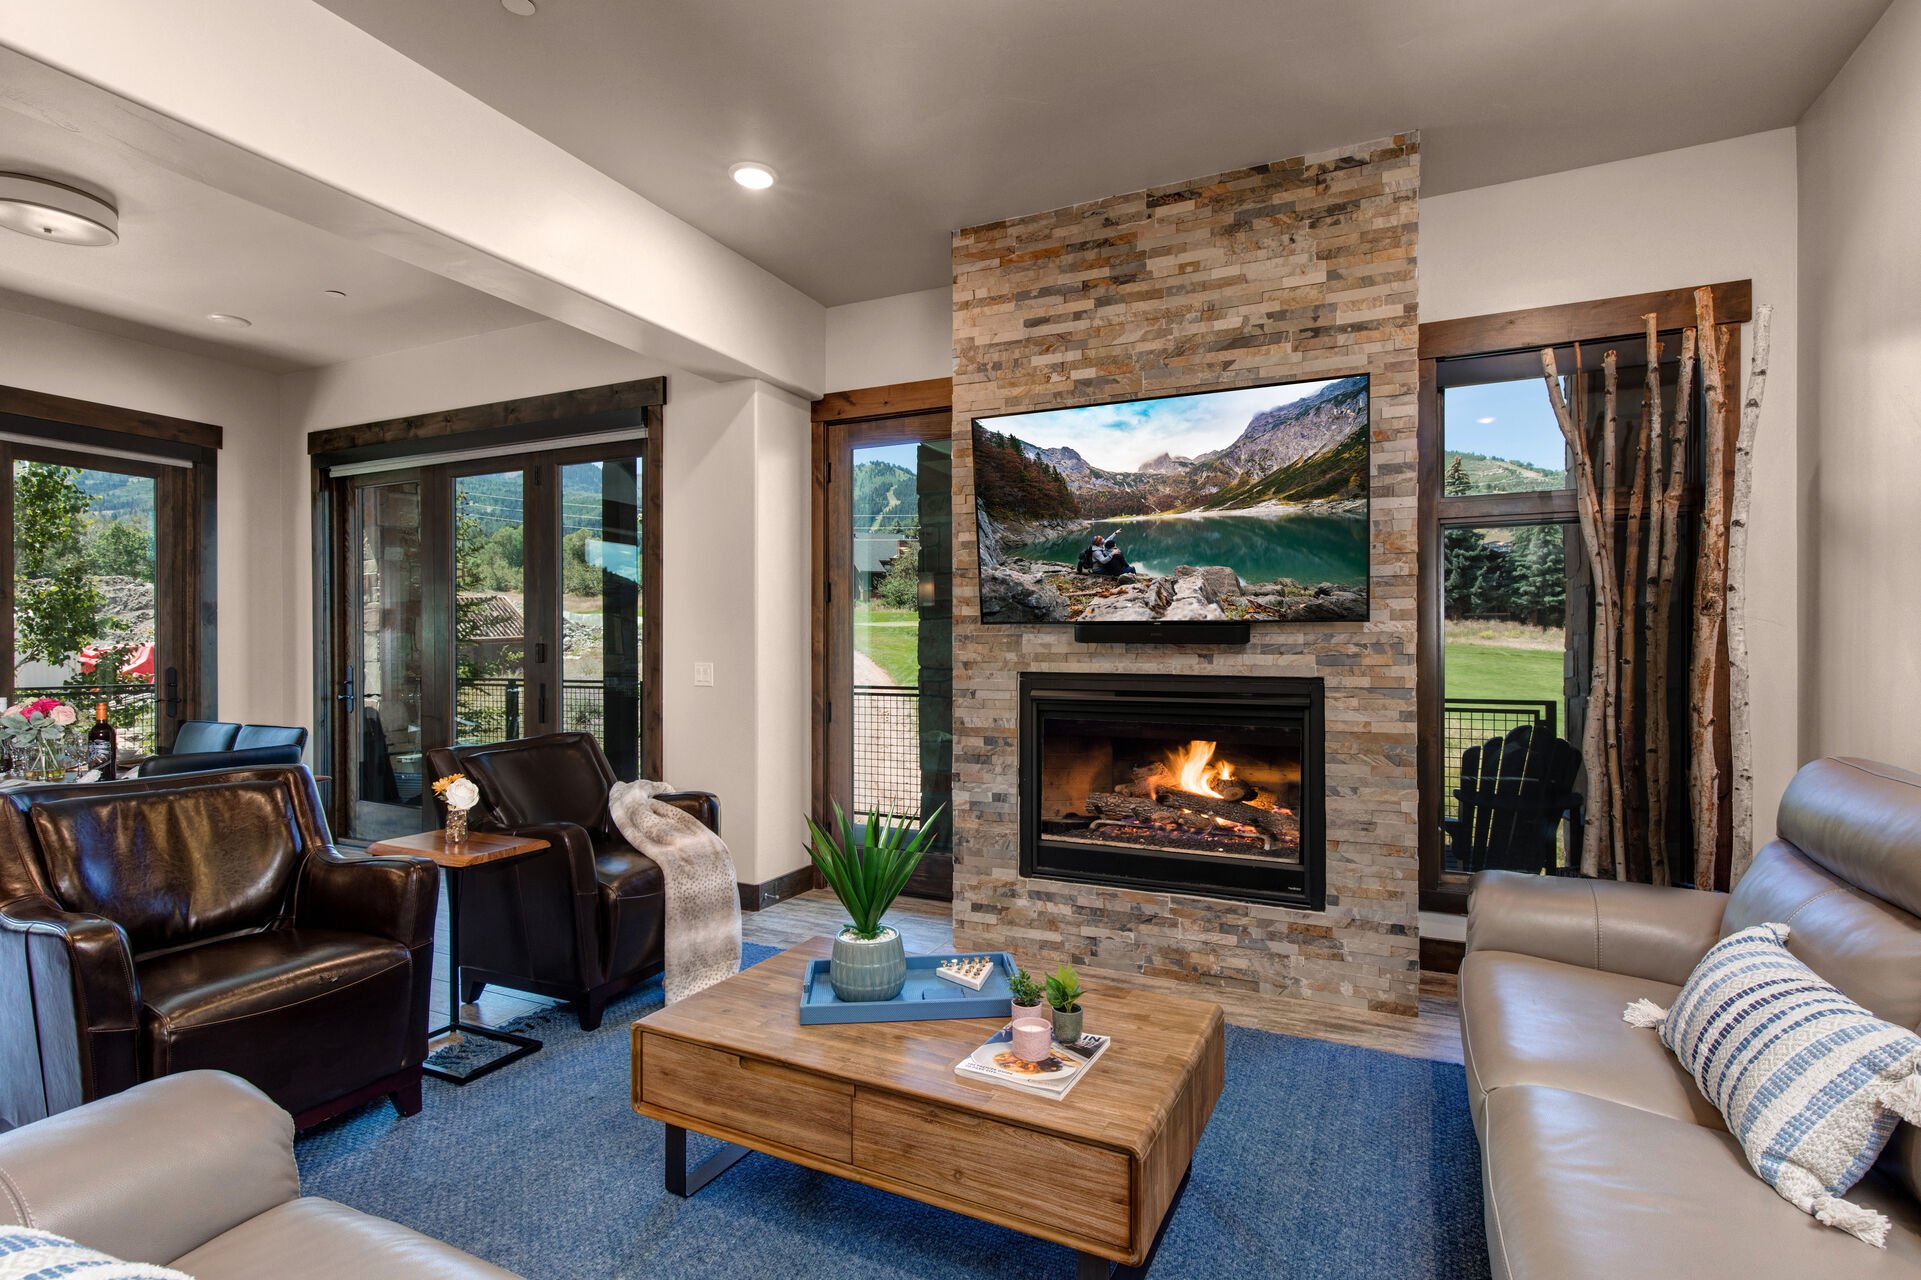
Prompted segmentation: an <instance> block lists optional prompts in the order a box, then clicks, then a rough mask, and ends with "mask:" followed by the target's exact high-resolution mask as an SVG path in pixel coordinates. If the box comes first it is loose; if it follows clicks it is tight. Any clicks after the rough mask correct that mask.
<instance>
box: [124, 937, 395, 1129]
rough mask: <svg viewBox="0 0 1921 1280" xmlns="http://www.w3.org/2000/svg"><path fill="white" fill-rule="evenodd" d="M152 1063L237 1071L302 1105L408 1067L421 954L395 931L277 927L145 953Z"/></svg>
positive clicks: (146, 1028)
mask: <svg viewBox="0 0 1921 1280" xmlns="http://www.w3.org/2000/svg"><path fill="white" fill-rule="evenodd" d="M136 968H137V970H138V974H139V979H140V995H141V1001H142V1009H141V1022H142V1031H143V1033H144V1034H143V1036H142V1040H143V1041H144V1044H145V1054H146V1062H145V1063H144V1064H143V1066H144V1070H143V1074H144V1075H147V1076H150V1077H152V1076H162V1075H169V1074H173V1073H176V1072H181V1071H193V1070H196V1069H200V1068H214V1069H220V1070H226V1071H231V1072H233V1073H234V1074H235V1075H238V1076H241V1077H242V1078H244V1079H246V1080H248V1081H251V1082H252V1083H253V1084H254V1085H256V1086H257V1087H259V1088H260V1089H261V1090H262V1091H263V1092H265V1093H266V1094H267V1096H269V1097H270V1098H272V1099H273V1100H274V1101H275V1102H277V1103H279V1104H280V1105H281V1106H283V1107H285V1108H286V1109H287V1110H289V1111H291V1112H294V1113H295V1114H299V1113H301V1112H303V1111H306V1110H308V1109H309V1108H312V1107H315V1106H318V1105H319V1104H321V1103H323V1102H326V1101H329V1100H331V1099H332V1098H334V1097H336V1096H338V1094H339V1093H340V1081H342V1080H347V1079H353V1080H360V1081H373V1080H378V1079H381V1078H382V1077H385V1076H388V1075H392V1074H393V1073H394V1072H396V1071H399V1070H400V1069H401V1067H402V1066H404V1065H405V1064H404V1062H403V1061H402V1056H403V1054H404V1052H405V1048H406V1046H407V1044H408V1043H409V1035H410V1030H409V1028H408V1026H407V1022H408V1010H409V1009H410V1007H411V1003H412V981H413V968H412V961H411V958H410V956H409V954H408V952H407V948H406V947H405V946H403V945H402V944H400V943H398V942H394V941H391V940H389V939H386V938H376V937H372V936H368V935H363V934H353V933H337V932H334V931H332V930H325V929H273V930H269V931H267V932H265V933H256V934H248V935H245V936H242V937H237V938H225V939H221V940H219V941H216V942H209V943H205V944H203V945H201V946H197V947H191V948H188V949H186V950H183V951H175V952H171V953H169V954H167V955H163V956H156V957H153V958H151V959H148V960H144V961H141V962H140V963H139V964H138V965H136Z"/></svg>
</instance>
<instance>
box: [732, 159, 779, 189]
mask: <svg viewBox="0 0 1921 1280" xmlns="http://www.w3.org/2000/svg"><path fill="white" fill-rule="evenodd" d="M727 172H728V173H730V174H732V175H733V178H734V181H735V182H738V183H739V184H740V185H741V186H743V187H746V188H747V189H748V190H749V191H765V190H767V188H769V187H771V186H773V185H774V177H775V175H774V171H773V170H772V169H770V168H768V167H767V166H766V165H764V164H756V163H755V162H753V161H752V160H742V161H741V162H740V163H739V164H737V165H735V166H733V167H732V168H731V169H729V170H728V171H727Z"/></svg>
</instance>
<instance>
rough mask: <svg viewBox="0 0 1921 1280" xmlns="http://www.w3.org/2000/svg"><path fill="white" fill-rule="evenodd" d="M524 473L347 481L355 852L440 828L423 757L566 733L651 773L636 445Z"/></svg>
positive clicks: (572, 456)
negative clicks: (364, 843) (358, 846)
mask: <svg viewBox="0 0 1921 1280" xmlns="http://www.w3.org/2000/svg"><path fill="white" fill-rule="evenodd" d="M513 462H514V465H512V466H503V465H502V464H503V460H502V459H500V458H493V459H488V460H471V461H462V462H451V463H446V464H441V465H431V466H421V467H412V468H408V469H406V470H397V471H373V472H370V473H368V474H365V475H358V476H348V477H344V478H336V479H334V480H333V481H332V482H331V487H330V496H331V502H332V506H333V509H334V510H335V511H336V512H337V513H338V516H337V518H338V519H339V520H340V521H342V522H343V527H341V528H340V529H339V530H338V536H339V538H340V541H341V543H342V545H344V546H345V547H346V548H347V552H346V554H345V556H343V557H341V558H340V559H338V560H337V561H336V567H335V579H336V585H335V587H334V589H333V591H332V592H331V593H330V594H331V597H332V608H333V609H334V611H335V612H336V613H337V615H338V617H337V619H336V622H335V626H334V627H333V628H332V634H333V636H334V637H335V645H336V647H337V654H336V660H335V677H336V678H335V685H336V688H335V694H334V697H335V700H336V702H337V710H338V714H337V715H336V716H335V717H334V722H335V726H336V728H335V731H334V734H333V735H332V748H333V751H334V756H335V758H336V759H340V760H346V761H349V762H350V767H349V768H347V769H346V770H343V771H342V772H343V775H344V779H345V783H346V785H345V787H344V788H337V790H336V795H335V799H334V809H335V812H336V820H337V821H338V822H340V823H341V824H342V826H343V827H344V829H345V831H346V832H347V834H348V835H349V836H350V837H352V838H355V839H368V840H371V839H378V838H380V837H381V836H385V835H392V834H397V833H400V832H411V831H418V830H422V829H425V828H426V827H429V826H431V825H432V824H433V820H434V819H433V810H432V805H431V804H426V803H424V802H423V798H422V796H423V791H425V789H426V788H428V787H429V786H430V785H431V782H432V779H431V778H429V777H428V776H427V774H428V773H429V772H430V770H428V768H427V765H426V760H425V753H426V752H427V751H428V750H429V749H430V748H432V747H435V746H442V745H448V744H460V745H472V744H478V743H487V742H498V741H503V740H506V739H512V738H521V737H529V736H533V735H536V734H541V733H552V732H558V731H563V730H570V731H580V732H586V733H591V734H593V735H594V736H595V737H596V738H598V739H599V740H600V742H601V745H602V747H603V748H604V749H605V750H606V752H607V756H608V759H609V761H610V762H611V763H612V765H613V767H614V771H615V773H616V774H618V775H619V776H620V777H623V778H632V777H636V776H638V775H639V774H641V773H642V772H644V771H646V770H647V769H648V768H649V767H650V765H651V767H652V768H653V769H654V771H656V772H657V771H658V765H657V764H652V759H653V757H652V755H651V753H652V752H654V751H657V741H656V739H657V737H658V728H657V726H656V727H651V728H650V724H654V718H653V717H651V716H650V715H649V713H648V707H649V705H650V702H649V698H648V696H647V695H648V693H649V690H648V688H647V682H646V680H645V678H644V669H645V667H646V661H645V659H646V656H647V650H646V644H645V642H644V638H643V628H642V624H643V621H644V619H643V612H644V606H643V600H644V599H645V598H646V595H647V592H646V584H645V582H644V575H643V573H642V564H643V562H644V560H645V558H646V557H645V555H644V549H645V540H646V537H647V536H648V534H649V530H648V529H647V527H646V524H645V521H644V520H643V515H642V509H643V506H644V505H645V504H644V502H643V491H644V488H645V486H644V483H643V480H644V470H643V467H644V464H643V458H642V451H641V448H640V447H639V446H638V445H614V446H607V445H603V446H593V447H588V448H584V449H575V450H569V451H564V452H562V451H555V452H550V453H545V454H537V455H533V456H531V457H529V456H527V455H525V454H521V455H518V456H516V457H515V458H514V460H513Z"/></svg>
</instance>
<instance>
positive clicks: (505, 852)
mask: <svg viewBox="0 0 1921 1280" xmlns="http://www.w3.org/2000/svg"><path fill="white" fill-rule="evenodd" d="M548 847H550V846H549V845H548V843H547V842H546V841H545V840H538V839H533V838H529V837H524V836H509V835H501V834H499V833H498V832H492V831H473V832H470V833H468V836H467V839H466V840H465V841H463V842H462V843H461V844H459V845H457V846H456V845H449V844H448V843H447V836H446V833H445V832H443V831H423V832H421V833H419V834H418V835H411V836H396V837H394V838H393V839H390V840H377V841H375V842H374V843H373V844H370V845H368V846H367V852H368V853H369V854H371V855H372V856H374V857H379V856H381V855H382V854H388V855H405V856H408V857H415V858H429V859H432V860H433V861H434V862H435V863H437V864H438V865H439V866H440V868H441V869H442V870H443V871H445V872H446V873H447V1022H446V1025H445V1026H441V1027H436V1028H434V1029H433V1030H431V1031H429V1032H428V1033H427V1039H428V1040H429V1041H430V1042H431V1041H432V1040H434V1039H436V1038H437V1037H440V1036H445V1035H454V1034H458V1035H466V1036H478V1037H479V1038H481V1039H482V1040H492V1041H495V1042H496V1043H499V1044H510V1045H513V1046H514V1048H513V1049H512V1051H511V1052H508V1053H504V1054H502V1055H501V1056H500V1057H498V1058H495V1059H494V1060H493V1061H491V1062H489V1063H487V1064H486V1065H484V1066H480V1067H476V1068H474V1069H473V1070H472V1071H469V1072H467V1073H466V1074H464V1075H459V1074H456V1073H454V1072H452V1071H444V1070H442V1069H441V1068H439V1067H435V1066H431V1065H429V1066H424V1067H422V1068H421V1070H422V1071H424V1072H425V1073H426V1074H427V1075H430V1076H433V1077H434V1078H435V1079H437V1080H446V1081H448V1082H450V1083H452V1084H467V1083H468V1082H470V1081H473V1080H478V1079H480V1078H481V1077H482V1076H488V1075H492V1074H493V1073H494V1072H496V1071H498V1070H500V1069H501V1068H502V1067H504V1066H506V1065H507V1064H508V1063H510V1062H517V1061H519V1060H520V1059H521V1058H524V1057H526V1056H527V1055H528V1054H530V1053H533V1052H535V1051H537V1050H538V1049H539V1048H540V1041H538V1040H536V1039H534V1038H533V1037H532V1036H523V1035H516V1034H515V1033H514V1032H511V1031H497V1030H495V1029H494V1028H492V1027H487V1026H482V1025H481V1024H479V1023H477V1022H464V1021H462V1020H461V1017H460V882H461V880H462V878H463V877H462V875H461V873H462V872H464V871H466V870H467V868H469V867H479V866H485V865H487V864H489V863H495V862H506V861H509V860H510V859H513V858H524V857H526V856H527V855H528V854H530V853H539V852H540V851H541V850H542V849H546V848H548Z"/></svg>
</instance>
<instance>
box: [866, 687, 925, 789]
mask: <svg viewBox="0 0 1921 1280" xmlns="http://www.w3.org/2000/svg"><path fill="white" fill-rule="evenodd" d="M920 806H921V776H920V690H919V688H917V687H915V686H914V685H891V684H857V685H855V686H854V807H855V808H856V809H858V810H859V811H860V812H861V813H862V814H866V813H868V812H870V811H874V810H878V811H879V812H881V813H883V814H886V815H888V816H890V817H896V818H919V817H920Z"/></svg>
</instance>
